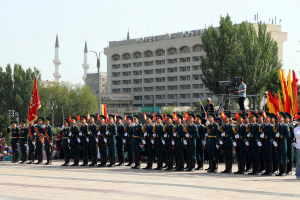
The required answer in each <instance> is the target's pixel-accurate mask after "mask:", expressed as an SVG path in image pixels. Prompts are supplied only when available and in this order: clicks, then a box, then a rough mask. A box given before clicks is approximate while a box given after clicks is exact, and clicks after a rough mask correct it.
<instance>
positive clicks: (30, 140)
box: [27, 122, 35, 164]
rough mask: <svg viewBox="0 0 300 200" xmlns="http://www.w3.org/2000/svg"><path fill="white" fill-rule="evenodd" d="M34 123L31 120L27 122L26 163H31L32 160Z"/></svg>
mask: <svg viewBox="0 0 300 200" xmlns="http://www.w3.org/2000/svg"><path fill="white" fill-rule="evenodd" d="M34 128H35V127H34V125H33V122H30V123H29V126H28V127H27V129H28V146H29V157H28V160H29V162H28V163H27V164H32V163H33V162H34V146H35V135H34Z"/></svg>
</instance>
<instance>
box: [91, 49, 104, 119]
mask: <svg viewBox="0 0 300 200" xmlns="http://www.w3.org/2000/svg"><path fill="white" fill-rule="evenodd" d="M90 52H94V53H95V54H96V56H97V68H98V106H99V109H98V112H99V115H102V113H101V98H100V93H101V92H100V88H101V87H100V54H101V53H102V52H103V51H101V52H100V53H99V56H98V54H97V52H96V51H90Z"/></svg>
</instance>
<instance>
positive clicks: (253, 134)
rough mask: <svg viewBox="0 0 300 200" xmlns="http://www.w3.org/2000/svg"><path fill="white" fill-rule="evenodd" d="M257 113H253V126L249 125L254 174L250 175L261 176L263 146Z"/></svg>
mask: <svg viewBox="0 0 300 200" xmlns="http://www.w3.org/2000/svg"><path fill="white" fill-rule="evenodd" d="M257 117H258V115H257V114H256V113H254V112H253V113H251V124H250V125H249V133H248V134H247V137H248V136H249V137H248V138H250V144H249V145H250V146H249V147H250V148H249V156H250V160H251V165H252V172H251V173H249V175H259V166H260V164H259V163H260V159H259V148H260V147H261V146H262V144H261V142H260V133H259V125H258V124H257V123H256V118H257Z"/></svg>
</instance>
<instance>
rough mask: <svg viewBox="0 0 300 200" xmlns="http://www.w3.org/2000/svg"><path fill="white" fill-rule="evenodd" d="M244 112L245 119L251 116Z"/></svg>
mask: <svg viewBox="0 0 300 200" xmlns="http://www.w3.org/2000/svg"><path fill="white" fill-rule="evenodd" d="M242 114H243V115H244V119H246V118H249V115H248V113H242ZM251 115H252V113H251Z"/></svg>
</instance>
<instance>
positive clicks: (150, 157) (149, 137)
mask: <svg viewBox="0 0 300 200" xmlns="http://www.w3.org/2000/svg"><path fill="white" fill-rule="evenodd" d="M152 131H153V125H152V116H151V115H146V124H145V125H144V127H143V133H144V138H145V141H146V148H145V150H146V156H147V166H146V167H145V168H143V169H149V170H152V166H153V161H154V152H153V148H152V145H153V143H154V140H153V132H152Z"/></svg>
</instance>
